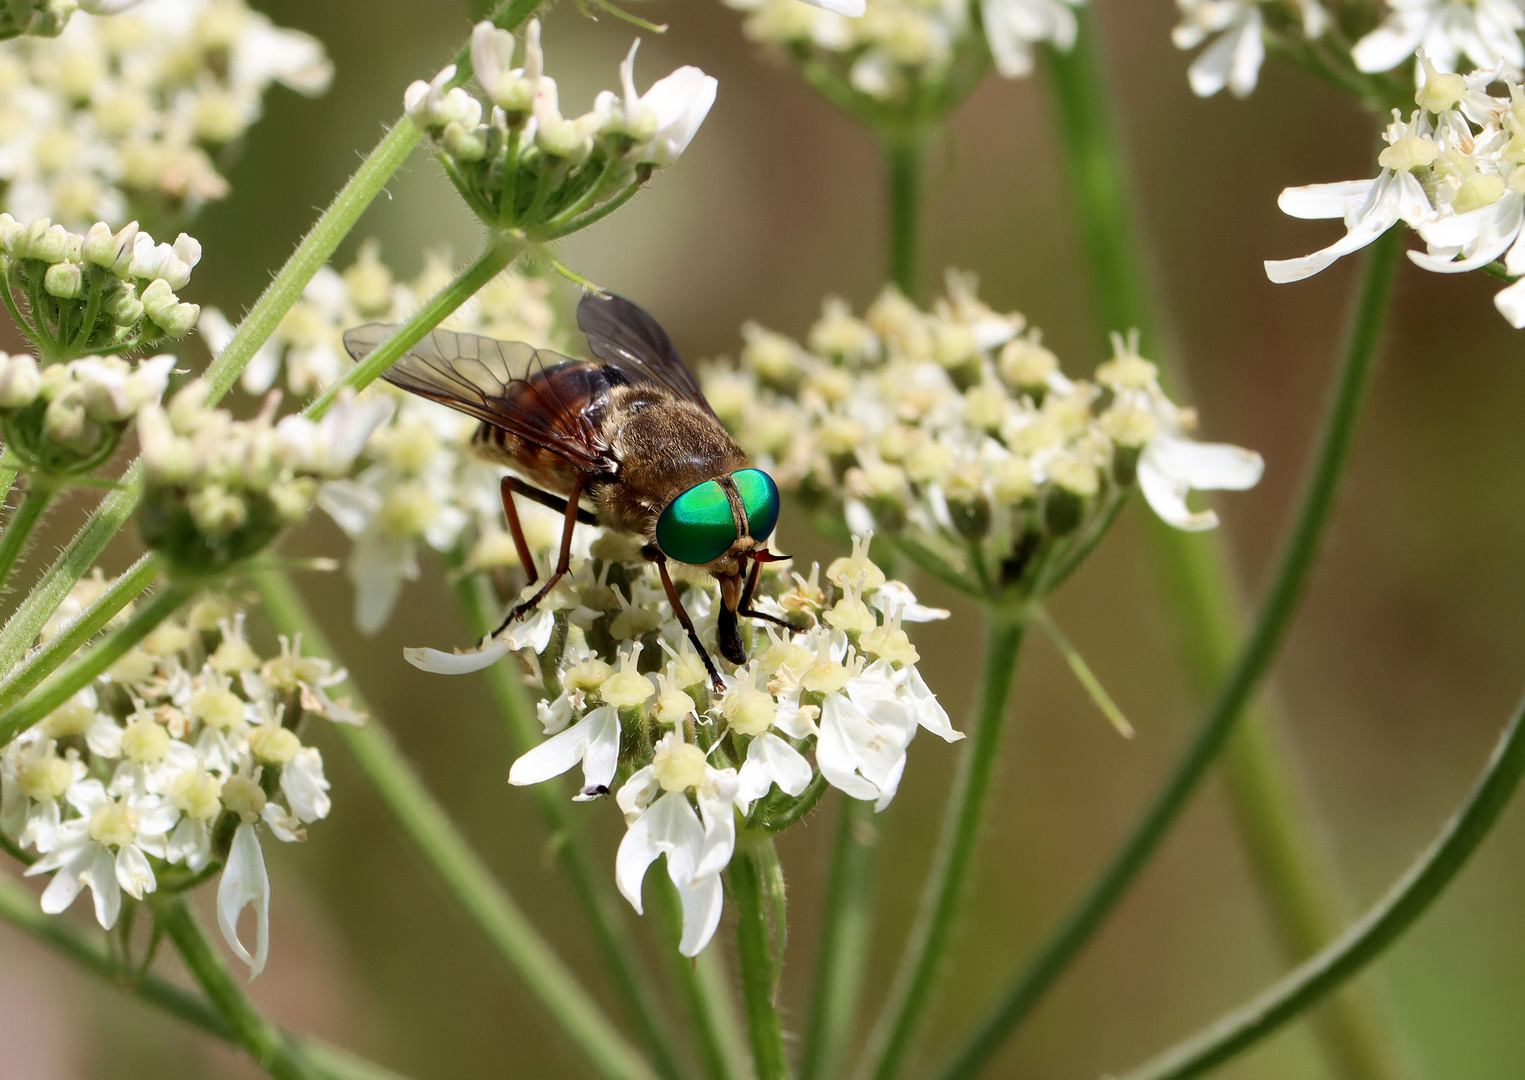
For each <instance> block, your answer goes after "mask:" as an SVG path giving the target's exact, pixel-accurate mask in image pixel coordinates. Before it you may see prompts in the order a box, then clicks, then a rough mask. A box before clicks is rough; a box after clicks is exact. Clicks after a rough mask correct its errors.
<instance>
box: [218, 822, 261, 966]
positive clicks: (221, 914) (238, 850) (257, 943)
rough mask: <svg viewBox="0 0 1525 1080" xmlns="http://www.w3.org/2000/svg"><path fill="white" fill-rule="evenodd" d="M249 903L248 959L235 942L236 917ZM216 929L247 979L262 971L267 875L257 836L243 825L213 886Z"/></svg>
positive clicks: (252, 829)
mask: <svg viewBox="0 0 1525 1080" xmlns="http://www.w3.org/2000/svg"><path fill="white" fill-rule="evenodd" d="M250 904H253V905H254V918H255V938H254V954H253V955H252V956H251V955H250V954H249V950H248V949H246V948H244V943H243V942H242V941H240V940H239V939H238V916H239V915H240V914H241V913H242V912H243V910H244V908H246V907H248V906H249V905H250ZM217 926H218V928H219V929H221V930H222V939H223V940H224V941H226V942H227V943H228V948H230V949H232V950H233V952H234V953H235V954H236V955H237V956H238V958H239V959H240V960H242V961H243V962H244V963H246V964H248V965H249V978H250V979H253V978H254V977H255V976H257V975H258V974H259V973H260V972H261V971H263V970H265V959H266V957H267V956H268V955H269V953H270V875H269V874H268V873H267V872H266V870H265V853H264V852H263V851H261V850H260V846H259V836H258V835H256V833H255V831H254V826H253V825H250V824H248V823H247V822H246V823H244V824H242V825H240V826H239V827H238V830H237V831H236V832H234V834H233V846H232V848H231V849H229V851H228V862H227V865H226V866H224V867H223V868H222V880H221V881H219V882H218V883H217Z"/></svg>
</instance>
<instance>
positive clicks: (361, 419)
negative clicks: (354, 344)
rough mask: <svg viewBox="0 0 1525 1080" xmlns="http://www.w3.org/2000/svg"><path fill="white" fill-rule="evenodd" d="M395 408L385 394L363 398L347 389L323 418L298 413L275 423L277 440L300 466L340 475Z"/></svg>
mask: <svg viewBox="0 0 1525 1080" xmlns="http://www.w3.org/2000/svg"><path fill="white" fill-rule="evenodd" d="M393 411H394V406H393V405H392V402H391V401H389V400H388V399H386V398H384V397H379V396H377V397H368V398H366V399H365V400H363V401H362V400H360V399H358V398H356V397H355V395H354V394H351V393H348V392H346V393H344V394H341V395H340V396H339V399H338V400H337V401H335V402H334V404H333V407H332V408H330V409H329V410H328V412H326V413H325V414H324V415H323V419H321V420H319V421H316V422H314V421H312V420H309V419H307V418H306V417H305V416H302V415H300V414H297V413H293V414H292V415H290V416H286V417H283V418H282V419H281V421H280V423H278V424H276V426H275V440H276V443H277V444H278V445H279V446H280V447H281V448H282V449H283V450H285V451H286V452H287V453H289V454H290V455H291V456H292V459H293V464H294V465H295V466H296V467H297V468H299V469H301V470H303V471H304V472H309V473H312V474H313V475H315V476H322V477H328V478H330V479H337V478H338V477H340V476H343V475H344V474H345V473H347V472H349V470H350V466H352V465H353V464H354V463H355V459H356V458H357V457H359V456H360V452H361V451H362V450H364V449H365V443H366V440H367V439H369V438H370V437H371V433H372V432H373V431H375V430H376V428H377V427H379V426H380V425H382V424H384V423H386V422H387V420H388V419H390V418H391V416H392V413H393Z"/></svg>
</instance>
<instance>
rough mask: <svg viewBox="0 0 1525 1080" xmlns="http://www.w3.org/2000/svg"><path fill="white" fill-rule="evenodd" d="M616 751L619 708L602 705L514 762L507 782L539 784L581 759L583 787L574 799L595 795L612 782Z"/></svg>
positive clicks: (617, 747)
mask: <svg viewBox="0 0 1525 1080" xmlns="http://www.w3.org/2000/svg"><path fill="white" fill-rule="evenodd" d="M619 754H620V718H619V710H618V709H616V708H615V707H614V706H613V705H604V706H602V707H600V708H597V709H594V710H592V711H591V712H589V713H588V714H587V715H586V716H584V717H583V718H582V719H581V720H579V721H578V722H577V723H575V724H573V725H572V726H571V727H569V728H567V729H566V730H565V731H563V732H561V733H559V734H557V735H552V736H551V737H550V738H549V739H547V740H546V741H545V742H543V743H541V744H540V745H539V746H537V747H535V748H534V749H533V750H531V751H529V752H528V753H526V754H524V755H523V756H522V757H520V758H519V759H518V760H517V761H515V762H514V764H513V766H512V767H511V768H510V769H509V771H508V782H509V783H510V784H514V785H517V786H520V787H523V786H524V785H527V784H539V783H542V782H544V781H546V780H549V779H551V777H553V776H560V775H561V774H562V773H564V772H566V771H567V770H568V769H570V768H572V767H573V766H574V765H576V764H578V763H579V762H581V763H582V775H583V787H582V791H581V792H580V793H579V794H578V795H576V796H575V798H576V799H578V800H579V801H582V800H586V799H592V798H597V797H598V796H599V795H602V794H604V793H605V792H607V791H608V790H609V785H610V784H611V783H612V782H613V781H614V773H615V770H616V769H617V768H618V767H619Z"/></svg>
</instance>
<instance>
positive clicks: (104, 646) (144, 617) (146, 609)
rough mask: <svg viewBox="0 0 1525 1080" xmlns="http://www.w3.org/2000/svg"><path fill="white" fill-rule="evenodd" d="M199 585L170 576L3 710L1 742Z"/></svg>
mask: <svg viewBox="0 0 1525 1080" xmlns="http://www.w3.org/2000/svg"><path fill="white" fill-rule="evenodd" d="M195 592H196V586H195V585H194V584H191V583H187V582H184V581H176V580H174V579H171V580H169V581H167V582H165V584H164V586H163V587H162V588H160V590H159V591H158V592H156V593H154V595H153V599H151V600H149V602H148V603H147V604H145V605H143V607H141V608H139V609H138V610H137V612H135V613H134V614H133V616H132V618H130V619H128V620H127V622H125V623H123V624H122V625H121V626H120V627H118V628H117V629H116V630H114V631H112V633H111V634H110V635H109V636H108V637H107V638H106V639H105V640H104V641H102V642H101V643H100V644H99V645H97V646H96V647H95V648H93V649H91V650H90V651H89V652H87V653H85V654H84V655H83V656H81V657H80V658H79V659H78V660H76V661H75V662H74V663H73V664H71V665H69V667H67V668H65V669H64V670H63V671H61V672H59V673H58V674H57V675H55V676H54V677H53V678H52V679H50V680H49V681H48V682H47V683H45V684H44V685H43V686H42V688H41V689H39V690H38V691H37V692H36V693H34V694H32V695H31V696H29V697H27V698H24V699H23V700H22V701H21V703H20V704H19V705H14V706H12V707H11V708H9V709H7V710H6V711H5V712H4V713H0V746H4V745H5V744H7V743H9V742H10V741H11V740H12V739H14V738H15V737H16V736H17V735H19V734H21V733H22V732H23V731H25V730H26V729H27V728H29V727H31V726H32V725H33V724H35V723H37V721H39V720H41V719H42V718H43V717H44V716H47V715H48V713H50V712H52V711H53V710H54V709H56V708H58V707H59V706H60V705H62V704H63V703H64V702H66V701H68V700H69V699H70V698H71V697H73V696H74V695H75V694H76V693H78V692H79V691H80V690H83V689H84V688H85V687H87V686H89V685H90V684H91V683H92V682H94V681H95V677H96V676H97V675H100V674H101V673H102V672H104V671H105V670H106V669H107V668H109V667H110V666H111V665H112V664H114V663H116V662H117V661H118V660H120V659H121V658H122V656H123V655H124V654H125V653H126V652H127V650H128V649H131V648H132V647H133V646H134V645H136V644H137V643H138V642H140V641H142V640H143V639H144V638H145V637H147V636H148V635H149V633H151V632H152V631H153V629H154V627H156V626H158V625H159V624H160V623H162V622H163V621H164V620H165V619H167V618H169V617H170V616H171V615H173V614H174V613H175V609H176V608H178V607H179V606H180V605H181V604H183V603H185V601H187V600H189V599H190V598H191V597H192V596H193V595H195Z"/></svg>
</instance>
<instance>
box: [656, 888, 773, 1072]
mask: <svg viewBox="0 0 1525 1080" xmlns="http://www.w3.org/2000/svg"><path fill="white" fill-rule="evenodd" d="M653 877H654V878H656V879H657V881H656V888H655V889H653V890H652V891H653V893H654V894H655V900H656V904H657V912H658V914H659V915H660V916H661V919H662V924H663V927H664V929H665V930H666V940H665V941H664V943H663V944H664V945H665V946H666V947H665V950H664V951H665V952H666V953H667V955H668V957H669V958H670V959H671V961H672V974H673V981H674V982H676V983H677V984H678V992H679V993H681V994H682V995H683V1003H684V1005H685V1006H686V1007H687V1010H688V1016H689V1020H690V1021H691V1023H692V1024H693V1028H694V1039H695V1042H696V1043H697V1044H698V1051H699V1063H700V1065H701V1066H702V1069H703V1072H704V1075H705V1076H707V1077H709V1078H710V1080H747V1078H748V1077H750V1076H751V1073H752V1067H751V1063H750V1062H749V1061H748V1060H747V1057H746V1053H745V1050H744V1045H745V1044H744V1042H743V1040H744V1038H745V1036H744V1035H742V1032H741V1025H740V1024H739V1023H738V1022H737V1017H736V1004H735V996H734V995H733V993H732V992H731V985H730V980H729V978H728V977H727V972H726V970H725V961H724V960H723V959H722V958H721V954H720V950H719V949H705V950H704V951H703V952H702V953H700V954H699V955H698V956H696V957H694V958H693V959H692V960H690V959H689V958H688V957H686V956H684V955H682V954H681V953H680V952H678V942H679V941H680V940H682V937H683V908H682V903H681V901H680V900H679V898H678V890H677V889H676V888H675V887H674V886H673V883H672V880H671V879H670V878H669V877H668V876H667V874H666V873H665V872H663V873H658V874H655V875H653Z"/></svg>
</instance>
